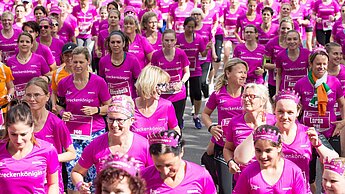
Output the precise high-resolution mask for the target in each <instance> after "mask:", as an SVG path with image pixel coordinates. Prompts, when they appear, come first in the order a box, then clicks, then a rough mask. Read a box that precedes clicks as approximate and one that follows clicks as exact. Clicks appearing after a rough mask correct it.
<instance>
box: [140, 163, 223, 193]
mask: <svg viewBox="0 0 345 194" xmlns="http://www.w3.org/2000/svg"><path fill="white" fill-rule="evenodd" d="M183 161H184V162H185V163H186V167H185V169H186V171H185V175H184V178H183V180H182V182H181V183H180V184H179V185H177V186H176V187H174V188H171V187H169V186H168V185H166V184H165V183H164V182H163V180H162V178H161V176H160V173H159V171H158V170H157V169H156V167H155V166H154V165H153V166H149V167H147V168H146V169H144V170H143V171H142V172H141V173H140V174H141V177H142V178H143V179H144V180H145V182H146V189H147V190H146V191H147V192H146V193H165V194H175V193H200V194H216V193H217V191H216V188H215V186H214V183H213V180H212V177H211V175H210V174H209V172H208V171H207V170H206V169H205V168H204V167H201V166H200V165H198V164H194V163H192V162H188V161H186V160H183Z"/></svg>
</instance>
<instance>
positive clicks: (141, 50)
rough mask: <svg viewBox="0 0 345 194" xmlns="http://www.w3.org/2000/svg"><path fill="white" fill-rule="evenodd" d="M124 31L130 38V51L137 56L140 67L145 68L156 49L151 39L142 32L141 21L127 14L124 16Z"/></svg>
mask: <svg viewBox="0 0 345 194" xmlns="http://www.w3.org/2000/svg"><path fill="white" fill-rule="evenodd" d="M123 32H124V33H125V34H126V35H127V36H128V37H129V39H130V44H129V48H128V51H129V52H130V53H133V54H135V56H137V58H138V60H139V64H138V65H139V67H140V68H144V67H145V66H146V65H148V64H150V62H151V59H152V53H153V51H154V50H153V47H152V46H151V44H150V43H149V41H148V40H147V39H146V38H145V37H143V36H142V35H141V34H140V26H139V21H138V19H137V18H136V17H135V16H133V15H127V16H126V17H125V18H124V30H123Z"/></svg>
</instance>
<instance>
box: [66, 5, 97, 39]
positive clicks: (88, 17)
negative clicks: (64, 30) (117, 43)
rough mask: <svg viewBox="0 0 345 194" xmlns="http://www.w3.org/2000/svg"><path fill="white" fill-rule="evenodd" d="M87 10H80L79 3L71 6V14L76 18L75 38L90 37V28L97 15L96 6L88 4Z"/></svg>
mask: <svg viewBox="0 0 345 194" xmlns="http://www.w3.org/2000/svg"><path fill="white" fill-rule="evenodd" d="M89 6H90V7H89V10H87V11H86V12H85V13H84V12H83V11H82V9H81V7H80V5H77V6H75V7H73V10H72V14H73V15H74V16H75V17H76V18H77V23H78V29H79V35H78V37H77V38H83V39H86V38H91V28H92V24H93V22H94V21H95V17H96V16H97V11H96V8H95V7H94V6H93V5H89Z"/></svg>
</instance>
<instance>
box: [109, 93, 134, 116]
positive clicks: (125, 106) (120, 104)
mask: <svg viewBox="0 0 345 194" xmlns="http://www.w3.org/2000/svg"><path fill="white" fill-rule="evenodd" d="M110 112H116V113H121V114H124V115H126V116H128V117H133V115H134V102H133V100H132V98H131V97H129V96H126V95H118V96H113V97H112V98H111V103H110V105H109V107H108V113H110Z"/></svg>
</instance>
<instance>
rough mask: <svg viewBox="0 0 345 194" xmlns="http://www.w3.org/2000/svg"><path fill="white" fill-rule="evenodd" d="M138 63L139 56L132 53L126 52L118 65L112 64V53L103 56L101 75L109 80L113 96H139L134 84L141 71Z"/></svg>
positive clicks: (100, 68) (100, 64) (100, 65)
mask: <svg viewBox="0 0 345 194" xmlns="http://www.w3.org/2000/svg"><path fill="white" fill-rule="evenodd" d="M138 63H139V62H138V59H137V57H136V56H135V55H133V54H131V53H125V60H124V61H123V63H122V64H121V65H120V66H118V67H117V66H115V65H113V64H112V62H111V55H110V54H108V55H106V56H104V57H102V58H101V60H100V61H99V76H101V77H103V78H104V79H105V81H106V82H107V84H108V88H109V91H110V95H111V96H116V95H128V96H132V97H133V98H134V97H136V96H137V94H136V91H135V87H134V84H135V81H136V80H137V78H138V77H139V74H140V72H141V68H140V67H137V64H138Z"/></svg>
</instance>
